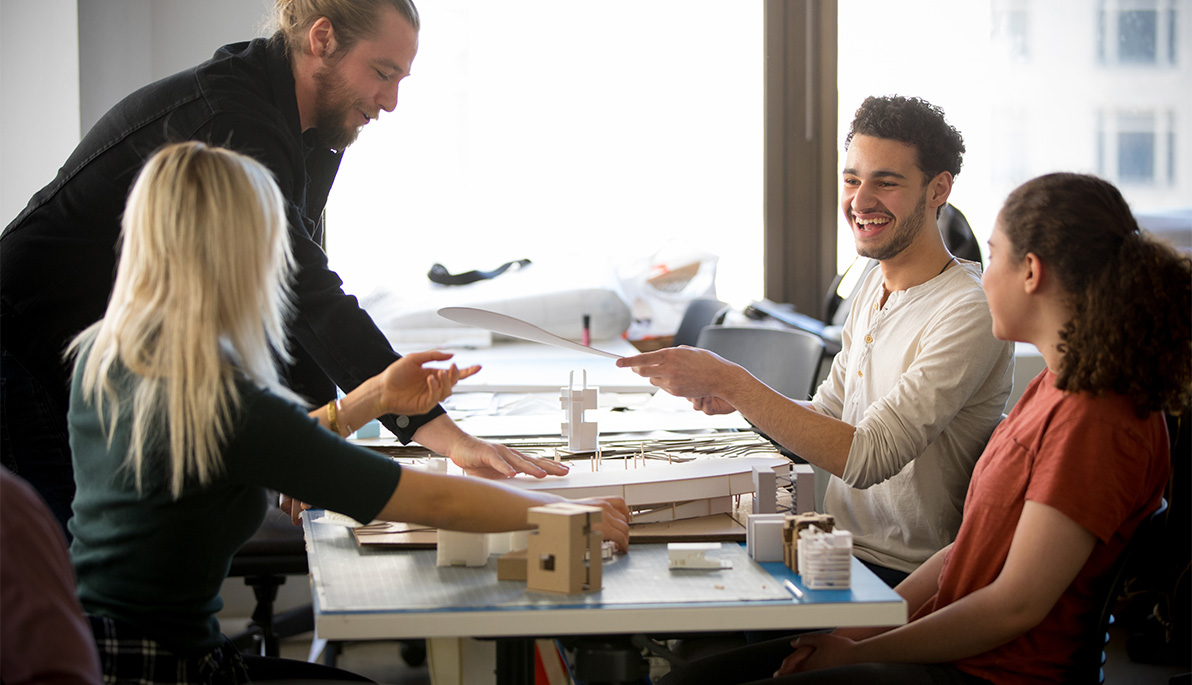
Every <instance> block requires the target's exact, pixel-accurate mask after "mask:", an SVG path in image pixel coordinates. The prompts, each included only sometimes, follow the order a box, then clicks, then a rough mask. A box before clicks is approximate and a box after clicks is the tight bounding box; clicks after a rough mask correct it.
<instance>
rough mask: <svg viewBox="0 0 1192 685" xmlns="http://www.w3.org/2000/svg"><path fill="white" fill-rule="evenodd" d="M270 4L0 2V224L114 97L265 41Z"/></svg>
mask: <svg viewBox="0 0 1192 685" xmlns="http://www.w3.org/2000/svg"><path fill="white" fill-rule="evenodd" d="M271 8H272V2H271V0H204V1H203V2H191V1H189V0H4V1H3V3H0V224H5V225H7V224H8V222H9V221H11V220H12V219H13V218H14V217H15V216H16V215H17V213H19V212H20V210H21V209H23V208H24V206H25V204H26V203H27V202H28V201H29V198H30V197H31V196H32V195H33V193H35V192H37V190H39V189H40V188H41V187H42V186H44V185H45V184H46V183H48V182H50V181H51V180H52V179H53V178H54V174H56V173H57V171H58V167H60V166H61V165H62V163H63V162H64V161H66V158H67V157H68V156H69V155H70V152H71V151H72V150H73V149H74V147H75V145H77V144H78V142H79V139H80V138H81V135H82V132H83V131H85V130H87V129H89V128H90V127H91V126H92V125H93V124H94V123H95V121H96V120H97V119H98V118H99V117H100V116H101V115H102V114H103V113H104V112H106V111H107V110H108V108H110V107H111V106H112V105H113V104H115V103H116V102H117V101H118V100H120V98H122V97H124V96H125V95H127V94H129V93H131V92H132V91H134V90H136V89H137V88H139V87H141V86H143V85H146V84H148V83H151V82H152V81H155V80H157V79H159V78H162V77H164V76H168V75H170V74H172V73H174V72H177V71H180V70H182V69H185V68H187V67H189V66H193V65H195V64H198V63H199V62H201V61H203V60H205V59H207V58H208V57H210V56H211V54H212V53H213V52H215V50H216V48H218V47H219V46H221V45H223V44H225V43H233V42H236V41H241V40H248V39H249V38H253V37H256V36H258V35H264V34H265V32H266V24H267V20H268V18H269V15H270V10H271Z"/></svg>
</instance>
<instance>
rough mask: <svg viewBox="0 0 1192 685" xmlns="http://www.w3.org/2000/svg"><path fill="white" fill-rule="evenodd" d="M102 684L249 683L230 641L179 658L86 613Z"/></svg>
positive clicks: (130, 630)
mask: <svg viewBox="0 0 1192 685" xmlns="http://www.w3.org/2000/svg"><path fill="white" fill-rule="evenodd" d="M87 620H88V621H89V622H90V623H91V632H92V633H94V635H95V644H96V646H97V647H98V648H99V664H100V667H101V669H102V670H103V679H104V682H105V683H136V684H137V685H151V684H153V685H156V684H160V685H207V684H210V685H216V684H217V683H218V684H219V685H224V684H226V683H247V682H250V680H249V677H248V669H247V668H246V667H245V665H244V660H243V659H242V658H241V657H240V652H238V651H237V650H236V648H235V647H234V646H233V645H232V643H231V642H227V641H225V642H224V644H223V645H221V646H220V647H218V648H217V649H215V650H212V651H211V652H208V653H207V654H204V655H202V656H197V657H181V656H178V655H177V654H174V653H173V652H171V651H170V650H168V649H166V648H165V647H162V646H161V645H160V644H158V643H157V642H155V641H154V640H151V639H149V638H147V637H145V636H144V635H142V634H140V632H139V631H137V630H136V629H135V628H132V627H130V626H128V625H127V624H120V623H118V622H116V621H114V620H112V619H110V618H106V617H103V616H93V615H91V614H88V615H87Z"/></svg>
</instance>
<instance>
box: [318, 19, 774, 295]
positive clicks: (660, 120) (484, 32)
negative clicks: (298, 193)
mask: <svg viewBox="0 0 1192 685" xmlns="http://www.w3.org/2000/svg"><path fill="white" fill-rule="evenodd" d="M419 9H420V11H421V12H422V24H423V28H422V31H421V36H420V47H419V54H418V57H417V58H416V59H415V61H414V65H413V69H412V75H411V76H410V77H409V78H407V79H406V80H405V81H403V82H402V86H401V90H400V93H399V97H400V101H399V104H398V107H397V109H396V110H395V111H394V112H393V113H391V114H383V115H382V116H381V118H380V120H379V121H377V122H374V123H372V124H370V125H369V126H367V127H366V128H365V130H364V131H363V132H362V133H361V136H360V141H359V142H358V143H357V144H356V145H354V146H353V147H351V148H349V149H348V151H347V153H346V154H345V157H344V162H343V166H342V169H341V171H340V177H339V180H338V181H337V183H336V184H335V188H334V190H333V193H332V196H331V198H330V200H329V203H328V208H327V223H328V253H329V256H330V259H331V262H332V266H333V268H335V269H337V271H338V272H339V273H340V274H341V275H343V277H344V278H345V281H347V282H346V283H345V285H346V287H347V289H348V291H349V292H355V293H358V294H360V295H362V296H367V295H368V293H370V292H371V291H373V289H374V288H377V287H384V288H387V289H389V290H391V291H394V292H402V291H407V292H423V291H425V289H426V284H427V279H426V273H427V271H428V270H429V268H430V267H431V265H432V264H433V263H434V262H441V263H443V264H444V265H445V266H446V267H447V268H448V270H449V271H451V272H453V273H454V272H459V271H466V270H470V269H481V270H488V269H493V268H495V267H497V266H498V265H500V264H502V263H503V262H506V261H510V260H516V259H522V258H529V259H531V260H532V261H534V262H535V263H552V262H553V263H555V264H559V263H565V264H568V265H573V269H574V270H575V271H576V272H581V271H584V270H589V269H601V268H606V267H607V266H609V265H612V266H615V265H616V264H617V263H620V262H622V261H623V260H626V259H628V258H631V257H637V256H640V257H641V258H646V257H648V256H650V255H651V254H653V253H654V252H656V251H658V250H660V249H673V248H674V246H675V245H679V246H682V247H684V248H690V249H693V250H702V251H706V252H711V253H714V254H717V255H718V256H719V263H718V283H717V292H718V295H719V296H720V297H721V299H726V300H729V301H733V302H734V303H736V302H740V303H741V304H745V303H747V302H748V301H749V300H751V299H756V298H759V297H761V289H762V274H761V263H762V255H761V250H762V119H763V118H762V106H763V96H762V84H763V82H762V23H761V22H762V12H761V9H762V8H761V5H760V4H758V3H739V4H738V3H733V4H731V5H730V6H726V5H725V4H724V3H722V2H713V1H711V0H667V1H658V2H648V3H642V2H633V1H629V0H622V1H621V2H610V3H601V4H598V5H593V4H591V3H561V2H556V1H555V0H510V1H509V2H503V3H492V2H489V1H488V0H436V1H435V2H424V3H421V4H420V6H419ZM562 285H564V284H562V283H560V286H562Z"/></svg>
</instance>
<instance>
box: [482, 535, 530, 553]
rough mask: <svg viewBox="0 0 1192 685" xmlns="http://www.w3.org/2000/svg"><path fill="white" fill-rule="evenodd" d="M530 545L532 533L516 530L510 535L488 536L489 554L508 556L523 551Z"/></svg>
mask: <svg viewBox="0 0 1192 685" xmlns="http://www.w3.org/2000/svg"><path fill="white" fill-rule="evenodd" d="M529 545H530V531H528V530H515V531H511V532H508V533H489V534H488V553H489V555H490V556H491V555H493V554H506V553H508V552H516V551H518V550H523V549H525V548H526V547H528V546H529Z"/></svg>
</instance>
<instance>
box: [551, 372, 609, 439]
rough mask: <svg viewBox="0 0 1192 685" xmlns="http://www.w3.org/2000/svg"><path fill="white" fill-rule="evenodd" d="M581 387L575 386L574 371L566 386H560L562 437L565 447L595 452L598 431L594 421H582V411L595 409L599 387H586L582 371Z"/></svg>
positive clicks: (585, 376)
mask: <svg viewBox="0 0 1192 685" xmlns="http://www.w3.org/2000/svg"><path fill="white" fill-rule="evenodd" d="M583 374H584V376H583V388H581V389H576V387H575V372H574V371H572V372H571V376H570V377H569V379H568V381H567V387H565V388H560V392H561V394H560V395H559V402H560V404H562V405H563V424H562V432H563V437H565V438H567V449H568V450H570V451H572V452H595V451H596V446H597V444H599V442H600V441H599V433H598V432H597V430H596V422H595V421H591V422H588V421H584V412H585V411H587V410H588V409H596V407H597V405H598V403H599V391H600V388H597V387H591V388H589V387H588V372H587V371H586V370H585V371H584V372H583Z"/></svg>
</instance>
